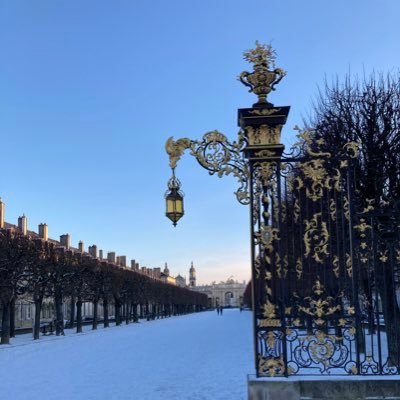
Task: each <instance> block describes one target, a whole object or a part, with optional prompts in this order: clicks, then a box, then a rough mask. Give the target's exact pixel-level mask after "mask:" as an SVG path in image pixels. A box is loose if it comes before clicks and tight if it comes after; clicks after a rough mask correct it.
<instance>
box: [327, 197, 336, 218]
mask: <svg viewBox="0 0 400 400" xmlns="http://www.w3.org/2000/svg"><path fill="white" fill-rule="evenodd" d="M329 214H330V216H331V219H332V221H336V202H335V199H331V201H330V202H329Z"/></svg>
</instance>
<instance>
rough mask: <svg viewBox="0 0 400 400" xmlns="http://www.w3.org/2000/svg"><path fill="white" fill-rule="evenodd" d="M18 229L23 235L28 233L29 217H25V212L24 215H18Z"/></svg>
mask: <svg viewBox="0 0 400 400" xmlns="http://www.w3.org/2000/svg"><path fill="white" fill-rule="evenodd" d="M18 229H19V231H20V232H22V234H23V235H26V233H27V231H28V218H26V217H25V214H23V215H22V217H18Z"/></svg>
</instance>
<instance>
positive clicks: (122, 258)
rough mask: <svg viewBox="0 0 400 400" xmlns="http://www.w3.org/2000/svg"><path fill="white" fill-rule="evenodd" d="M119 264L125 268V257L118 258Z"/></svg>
mask: <svg viewBox="0 0 400 400" xmlns="http://www.w3.org/2000/svg"><path fill="white" fill-rule="evenodd" d="M119 262H120V265H121V267H126V256H120V257H119Z"/></svg>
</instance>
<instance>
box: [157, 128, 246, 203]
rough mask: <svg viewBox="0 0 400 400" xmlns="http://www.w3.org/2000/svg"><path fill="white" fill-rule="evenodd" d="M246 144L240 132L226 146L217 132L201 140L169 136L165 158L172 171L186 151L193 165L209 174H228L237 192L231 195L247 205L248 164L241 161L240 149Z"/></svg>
mask: <svg viewBox="0 0 400 400" xmlns="http://www.w3.org/2000/svg"><path fill="white" fill-rule="evenodd" d="M245 145H246V141H245V139H244V136H243V134H242V132H239V139H238V141H237V142H232V143H230V142H229V141H228V139H227V138H226V136H225V135H224V134H222V133H221V132H218V131H211V132H207V133H205V134H204V136H203V139H202V141H197V140H191V139H188V138H182V139H178V140H176V141H174V140H173V137H170V138H169V139H168V140H167V142H166V144H165V150H166V151H167V153H168V155H169V165H170V167H171V168H172V169H175V167H176V164H177V162H178V160H179V159H180V158H181V156H182V154H183V153H184V151H185V150H186V149H190V154H191V155H192V156H194V157H195V158H196V160H197V162H198V163H199V164H200V165H201V166H202V167H203V168H205V169H206V170H207V171H208V172H209V174H210V175H214V174H217V176H218V177H220V178H221V177H222V176H223V175H230V174H232V175H233V176H234V177H235V178H236V179H237V180H238V182H239V185H240V186H239V189H238V190H237V191H236V192H234V193H235V195H236V198H237V200H238V201H239V203H241V204H246V205H247V204H249V203H250V196H249V180H250V170H249V164H248V162H247V161H246V160H245V159H244V157H243V154H242V150H243V148H244V147H245Z"/></svg>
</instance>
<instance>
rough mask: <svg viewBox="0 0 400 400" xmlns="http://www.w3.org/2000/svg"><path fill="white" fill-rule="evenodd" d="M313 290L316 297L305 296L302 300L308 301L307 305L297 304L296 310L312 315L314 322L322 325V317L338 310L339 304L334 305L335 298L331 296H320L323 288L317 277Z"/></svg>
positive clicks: (323, 290)
mask: <svg viewBox="0 0 400 400" xmlns="http://www.w3.org/2000/svg"><path fill="white" fill-rule="evenodd" d="M313 292H314V293H315V294H316V295H317V296H318V298H311V297H309V296H308V297H305V298H304V300H307V301H308V304H309V306H307V307H306V306H302V305H299V306H298V310H299V311H302V312H304V313H305V314H307V315H310V316H312V317H314V318H315V319H314V323H315V324H316V325H324V324H325V321H324V320H323V319H322V318H323V317H326V316H328V315H331V314H334V313H335V312H336V311H340V310H341V305H340V304H336V305H335V304H334V303H335V299H334V298H333V297H331V296H326V297H325V298H322V297H321V296H322V295H323V294H324V293H325V288H324V285H323V284H322V283H321V282H320V280H319V279H317V280H316V281H315V284H314V286H313ZM342 295H343V293H341V294H340V295H339V296H340V297H341V296H342Z"/></svg>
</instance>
